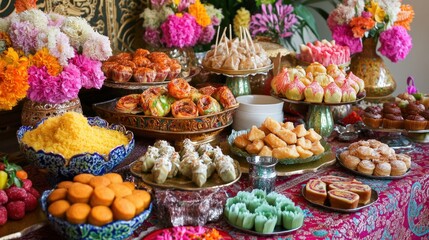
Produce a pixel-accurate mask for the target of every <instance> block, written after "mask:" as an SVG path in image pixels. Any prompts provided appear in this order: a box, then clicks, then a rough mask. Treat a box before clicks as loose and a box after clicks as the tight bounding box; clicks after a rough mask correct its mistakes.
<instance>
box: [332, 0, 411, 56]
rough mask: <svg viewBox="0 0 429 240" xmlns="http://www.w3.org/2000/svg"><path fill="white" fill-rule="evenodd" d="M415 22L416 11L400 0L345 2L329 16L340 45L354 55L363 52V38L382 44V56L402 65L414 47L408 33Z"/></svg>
mask: <svg viewBox="0 0 429 240" xmlns="http://www.w3.org/2000/svg"><path fill="white" fill-rule="evenodd" d="M413 18H414V11H413V8H412V7H411V6H410V5H404V4H401V1H400V0H392V1H385V0H353V1H352V0H344V1H343V3H341V4H339V5H338V7H337V8H336V9H334V10H333V11H332V12H331V14H330V15H329V17H328V26H329V28H330V29H331V31H332V38H333V39H334V40H335V41H336V43H337V44H340V45H345V46H348V47H350V52H351V53H352V54H353V53H357V52H361V51H362V39H363V38H370V37H372V38H375V39H376V40H378V41H379V42H380V47H379V48H378V51H379V52H380V53H381V54H383V55H384V56H386V57H387V58H389V59H390V60H391V61H392V62H398V61H400V60H403V59H405V57H406V56H407V55H408V53H409V52H410V50H411V48H412V46H413V45H412V39H411V36H410V35H409V34H408V32H407V30H410V23H411V22H412V21H413Z"/></svg>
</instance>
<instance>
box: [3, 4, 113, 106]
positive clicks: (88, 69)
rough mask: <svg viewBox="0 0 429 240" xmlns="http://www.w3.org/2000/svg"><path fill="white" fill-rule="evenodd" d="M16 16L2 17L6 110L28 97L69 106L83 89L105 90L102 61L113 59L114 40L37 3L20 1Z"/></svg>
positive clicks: (36, 100) (4, 103)
mask: <svg viewBox="0 0 429 240" xmlns="http://www.w3.org/2000/svg"><path fill="white" fill-rule="evenodd" d="M15 10H16V12H14V13H12V14H11V15H9V16H8V17H6V18H2V19H0V40H2V39H3V42H6V44H5V45H6V47H7V50H6V51H4V52H3V53H2V54H1V55H0V103H1V104H0V109H3V110H9V109H11V108H12V107H13V106H15V105H16V104H17V102H18V101H19V100H21V99H22V98H24V97H28V98H29V99H30V100H32V101H35V102H40V103H52V104H56V103H63V102H66V101H69V100H71V99H74V98H76V97H77V96H78V93H79V90H80V89H81V88H82V87H83V88H87V89H89V88H97V89H100V88H101V86H102V85H103V82H104V79H105V76H104V74H103V72H102V71H101V61H104V60H107V59H108V58H109V57H110V56H111V55H112V49H111V46H110V40H109V39H108V37H106V36H103V35H101V34H99V33H97V32H95V31H94V30H93V28H92V27H91V26H90V25H89V24H88V22H87V21H86V20H85V19H83V18H80V17H65V16H62V15H59V14H55V13H44V12H42V11H40V10H38V9H36V1H35V0H30V1H28V0H17V1H16V4H15Z"/></svg>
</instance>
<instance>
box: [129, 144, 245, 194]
mask: <svg viewBox="0 0 429 240" xmlns="http://www.w3.org/2000/svg"><path fill="white" fill-rule="evenodd" d="M181 145H182V147H181V149H180V150H179V151H178V152H176V151H175V149H174V147H172V146H171V145H170V144H169V143H168V142H167V141H164V140H158V141H156V142H155V144H154V145H153V146H149V148H148V150H147V151H146V153H145V154H144V155H143V156H141V157H140V158H139V159H137V160H136V161H134V162H133V163H131V165H130V171H131V173H132V174H134V175H135V176H138V177H141V179H142V180H143V182H144V183H146V184H148V185H150V186H152V187H158V188H166V189H178V190H187V191H200V190H205V189H213V188H220V187H225V186H229V185H231V184H233V183H235V182H236V181H238V180H239V179H240V177H241V171H240V166H239V164H238V162H237V161H235V160H233V159H232V158H231V157H230V156H228V155H224V154H223V153H222V150H221V149H220V148H219V147H216V148H214V147H212V146H211V145H210V144H209V143H205V144H201V145H199V146H198V147H196V146H195V145H194V143H192V142H191V140H190V139H185V140H183V142H182V144H181Z"/></svg>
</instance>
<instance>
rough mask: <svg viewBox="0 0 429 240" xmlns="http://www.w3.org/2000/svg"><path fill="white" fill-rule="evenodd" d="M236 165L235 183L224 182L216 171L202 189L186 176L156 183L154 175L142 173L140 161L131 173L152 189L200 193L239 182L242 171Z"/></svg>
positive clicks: (134, 164) (131, 165)
mask: <svg viewBox="0 0 429 240" xmlns="http://www.w3.org/2000/svg"><path fill="white" fill-rule="evenodd" d="M234 163H235V170H236V175H237V178H236V179H235V180H234V181H232V182H228V183H225V182H223V181H222V179H221V178H220V176H219V175H218V174H217V173H216V171H215V172H214V173H213V174H212V176H211V177H209V178H208V179H207V182H206V183H205V184H204V185H203V186H202V187H198V186H197V185H195V183H193V182H192V180H191V179H189V178H187V177H185V176H182V175H180V174H179V175H177V176H176V177H174V178H168V179H167V180H166V181H165V182H164V183H162V184H160V183H156V182H155V181H154V180H153V177H152V173H142V172H141V166H142V161H138V160H137V161H134V162H133V163H131V164H130V171H131V173H132V174H133V175H135V176H137V177H141V179H142V180H143V182H144V183H146V184H148V185H150V186H152V187H159V188H169V189H179V190H186V191H200V190H205V189H214V188H220V187H225V186H229V185H231V184H234V183H235V182H237V181H238V180H239V179H240V177H241V170H240V164H239V163H238V161H235V162H234Z"/></svg>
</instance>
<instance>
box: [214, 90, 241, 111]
mask: <svg viewBox="0 0 429 240" xmlns="http://www.w3.org/2000/svg"><path fill="white" fill-rule="evenodd" d="M213 97H214V98H215V99H216V100H217V101H218V102H220V104H221V105H222V107H223V108H225V109H227V108H231V107H234V106H236V105H237V100H235V97H234V94H232V92H231V90H229V88H228V87H226V86H223V87H219V88H217V89H216V91H215V92H214V93H213Z"/></svg>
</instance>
